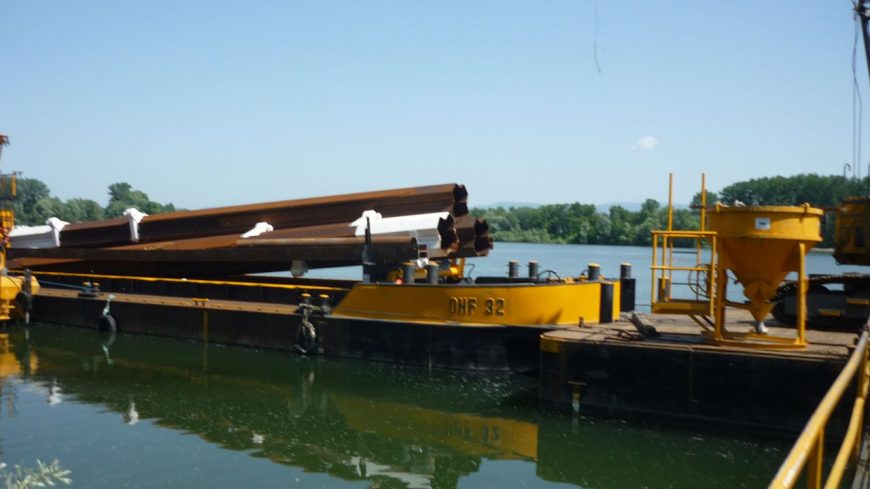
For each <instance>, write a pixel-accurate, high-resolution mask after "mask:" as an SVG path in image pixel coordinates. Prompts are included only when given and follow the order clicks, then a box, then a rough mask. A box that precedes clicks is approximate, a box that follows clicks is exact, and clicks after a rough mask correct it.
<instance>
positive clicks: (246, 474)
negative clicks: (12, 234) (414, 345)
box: [0, 325, 788, 488]
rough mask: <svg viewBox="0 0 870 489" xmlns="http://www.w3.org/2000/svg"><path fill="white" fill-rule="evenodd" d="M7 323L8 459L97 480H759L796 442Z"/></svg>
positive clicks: (171, 343)
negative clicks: (47, 463)
mask: <svg viewBox="0 0 870 489" xmlns="http://www.w3.org/2000/svg"><path fill="white" fill-rule="evenodd" d="M8 333H9V336H8V337H7V339H6V342H5V344H4V343H0V346H3V345H5V346H3V347H2V348H0V385H2V395H3V399H4V401H5V403H4V404H5V405H6V406H7V408H6V409H5V410H4V411H0V455H2V457H3V460H4V461H6V460H9V461H11V462H13V463H15V462H17V461H19V460H24V461H26V460H32V459H35V458H42V459H48V458H59V459H60V460H61V461H62V463H63V465H64V467H67V468H70V469H71V470H72V473H73V479H74V481H75V482H76V484H81V487H117V486H119V485H130V486H133V487H169V486H175V487H182V486H185V487H186V486H190V485H199V486H202V487H221V486H224V487H237V486H238V485H239V484H240V483H242V482H246V483H248V484H250V485H255V486H258V487H268V486H274V487H278V486H280V487H286V486H287V485H292V484H294V483H299V484H301V485H302V486H304V487H360V484H362V486H361V487H404V488H436V487H437V488H457V487H490V486H494V485H503V486H518V485H522V484H528V485H533V486H546V485H548V484H551V483H557V482H559V483H569V484H575V485H578V486H582V487H602V488H603V487H641V486H644V485H646V486H650V487H652V486H659V485H663V484H660V483H656V481H659V482H666V484H664V485H667V486H670V487H697V486H698V484H699V477H703V480H704V485H705V486H706V487H733V486H737V485H740V484H745V485H746V486H747V487H752V486H758V487H761V486H763V485H765V484H766V482H767V481H768V479H769V477H770V475H771V474H773V472H774V471H775V469H776V467H777V465H778V464H779V462H780V461H781V459H782V457H783V456H784V454H785V451H786V450H787V448H788V447H787V444H786V443H781V442H776V443H773V442H772V443H761V442H759V441H757V440H752V441H746V440H743V439H741V438H742V436H737V435H734V436H723V435H710V434H703V435H698V434H697V433H695V432H693V431H689V430H679V429H665V428H660V427H654V426H649V425H637V424H632V423H626V422H620V421H603V420H595V419H583V418H579V417H571V416H567V415H563V414H557V413H549V412H545V411H543V412H542V411H539V410H537V409H536V408H535V394H536V392H535V388H536V380H535V379H534V378H531V377H524V376H517V375H491V374H487V375H484V374H479V373H476V374H472V373H461V372H444V371H432V372H427V371H426V370H419V369H408V368H399V367H395V366H390V365H379V364H371V363H365V362H357V361H346V360H330V359H324V358H305V357H300V356H296V355H288V354H281V353H275V352H259V351H252V350H245V349H235V348H226V347H214V346H211V347H209V346H204V345H201V344H198V343H190V342H182V341H176V340H171V339H161V338H148V337H141V336H130V335H123V334H122V335H118V337H117V338H112V339H111V341H106V339H105V338H100V337H99V336H97V335H96V333H95V332H93V331H89V330H81V329H75V328H65V327H57V326H45V325H36V326H34V327H33V328H32V330H31V331H30V333H29V334H30V338H29V339H28V338H27V336H26V334H25V331H24V330H22V329H11V330H8ZM37 398H39V399H41V401H40V402H36V399H37ZM46 400H47V402H46ZM191 435H192V436H193V438H191ZM263 463H266V465H263Z"/></svg>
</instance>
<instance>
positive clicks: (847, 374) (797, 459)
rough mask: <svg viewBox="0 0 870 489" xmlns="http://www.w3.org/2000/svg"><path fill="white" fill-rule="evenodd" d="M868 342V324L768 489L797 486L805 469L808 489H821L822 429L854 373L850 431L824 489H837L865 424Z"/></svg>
mask: <svg viewBox="0 0 870 489" xmlns="http://www.w3.org/2000/svg"><path fill="white" fill-rule="evenodd" d="M868 338H870V322H868V323H867V324H865V326H864V331H863V332H862V333H861V338H860V340H859V341H858V344H857V345H856V346H855V351H854V352H853V353H852V356H851V357H850V358H849V361H848V362H846V366H845V367H843V371H842V372H840V375H838V376H837V380H835V381H834V384H833V385H831V388H830V389H828V392H827V393H826V394H825V397H824V398H823V399H822V402H821V403H819V407H817V408H816V411H815V412H814V413H813V415H812V416H811V417H810V420H809V421H808V422H807V425H806V427H805V428H804V431H803V432H802V433H801V435H800V437H798V439H797V442H795V444H794V447H792V449H791V452H789V454H788V457H787V458H786V459H785V462H783V464H782V466H781V467H780V468H779V471H778V472H777V473H776V477H774V479H773V482H771V483H770V487H771V488H777V489H779V488H792V487H794V485H795V484H796V483H797V480H798V477H800V475H801V473H802V472H803V470H804V468H806V469H807V478H806V479H807V487H808V488H812V489H819V488H821V487H822V479H823V478H822V475H823V474H822V471H823V470H822V461H823V460H824V443H825V427H826V425H827V424H828V421H829V420H830V418H831V413H833V411H834V409H835V408H836V407H837V405H838V404H839V403H840V400H841V399H842V397H843V394H844V393H845V392H846V389H847V388H848V387H849V384H851V383H852V379H853V378H854V377H855V373H856V372H859V368H860V377H859V379H858V380H859V383H858V389H857V392H856V398H855V403H854V406H853V408H852V416H851V418H850V420H849V427H848V428H847V430H846V435H845V436H844V439H843V442H842V444H841V445H840V449H839V451H838V452H837V458H836V459H835V460H834V464H833V465H832V466H831V469H830V473H829V475H828V480H827V481H826V482H825V484H824V487H825V488H834V487H839V485H840V481H841V480H842V478H843V474H844V473H845V471H846V468H847V466H848V465H849V464H848V462H849V460H850V459H851V461H852V462H854V461H855V460H857V457H858V449H859V447H860V441H861V437H860V433H861V428H862V426H863V422H864V400H865V399H866V398H867V390H868V362H867V359H868V354H867V343H868Z"/></svg>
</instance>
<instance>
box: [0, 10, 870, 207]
mask: <svg viewBox="0 0 870 489" xmlns="http://www.w3.org/2000/svg"><path fill="white" fill-rule="evenodd" d="M596 12H597V15H596ZM853 36H854V20H853V18H852V12H851V3H850V2H849V1H848V0H836V1H830V0H826V1H821V0H818V1H800V2H794V1H734V2H703V1H702V2H698V1H666V2H651V1H631V0H624V1H618V2H617V1H598V2H593V1H583V0H575V1H549V0H541V1H522V2H521V1H510V0H497V1H495V0H494V1H483V0H480V1H472V0H467V1H449V0H439V1H399V0H395V1H363V0H354V1H314V0H311V1H305V2H302V1H296V2H293V1H274V2H273V1H262V2H253V1H251V2H221V1H212V0H210V1H195V0H190V1H183V2H177V1H147V2H146V1H142V2H117V1H105V2H97V1H77V2H69V1H39V2H34V1H29V0H4V1H3V3H2V5H0V132H2V133H5V134H7V135H9V137H10V139H11V142H12V144H11V145H10V146H9V147H8V148H6V149H5V150H4V151H3V161H2V167H3V169H4V170H6V171H9V170H20V171H22V172H24V176H26V177H33V178H39V179H40V180H43V181H44V182H46V183H47V184H48V186H49V187H50V188H51V189H52V192H53V194H54V195H57V196H59V197H61V198H63V199H67V198H71V197H86V198H93V199H95V200H97V201H99V202H101V203H105V201H106V199H107V195H106V187H107V186H108V185H109V184H111V183H113V182H118V181H126V182H129V183H130V184H132V185H133V186H134V187H135V188H137V189H140V190H143V191H145V192H146V193H148V194H149V196H150V197H151V198H152V199H154V200H157V201H161V202H173V203H175V204H176V205H177V206H181V207H186V208H200V207H210V206H219V205H229V204H237V203H247V202H260V201H268V200H280V199H289V198H297V197H305V196H314V195H327V194H335V193H344V192H355V191H364V190H374V189H383V188H393V187H403V186H413V185H425V184H433V183H443V182H454V181H455V182H461V183H464V184H466V185H467V186H468V188H469V191H470V204H472V205H475V204H478V205H480V204H489V203H492V202H498V201H514V202H540V203H555V202H573V201H579V202H584V203H604V202H614V201H625V202H638V201H642V200H643V199H645V198H648V197H651V198H657V199H660V200H665V199H666V198H667V179H668V172H669V171H673V172H674V173H675V174H676V185H677V191H676V197H677V200H678V201H688V200H689V199H690V198H691V195H692V194H693V193H694V192H695V191H696V190H697V189H698V186H699V181H700V173H701V172H702V171H704V172H706V173H707V179H708V184H709V186H710V187H711V188H713V189H719V188H721V187H723V186H725V185H728V184H730V183H733V182H735V181H738V180H744V179H749V178H756V177H763V176H771V175H775V174H786V175H789V174H796V173H808V172H815V173H821V174H841V173H842V171H843V164H844V163H846V162H851V161H852V71H851V64H852V43H853ZM858 47H859V58H858V75H859V85H860V88H861V90H862V93H863V94H864V96H865V99H866V110H865V113H870V85H868V83H867V75H866V73H867V69H866V65H865V62H864V58H863V46H862V45H861V44H860V43H859V46H858ZM596 55H597V56H596ZM596 57H597V60H598V62H597V64H596ZM599 68H600V69H599ZM864 127H865V131H864V132H865V133H866V132H867V131H868V130H870V123H866V122H865V124H864ZM866 143H867V140H866V138H865V144H864V146H865V151H864V156H863V158H862V159H863V160H864V161H865V163H864V164H863V165H862V166H863V167H864V169H863V170H862V172H866V168H867V162H870V144H866Z"/></svg>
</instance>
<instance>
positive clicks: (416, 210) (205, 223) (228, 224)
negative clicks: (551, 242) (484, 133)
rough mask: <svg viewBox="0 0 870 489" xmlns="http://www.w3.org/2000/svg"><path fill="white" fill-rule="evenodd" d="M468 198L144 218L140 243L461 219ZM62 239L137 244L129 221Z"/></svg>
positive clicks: (428, 191) (86, 226)
mask: <svg viewBox="0 0 870 489" xmlns="http://www.w3.org/2000/svg"><path fill="white" fill-rule="evenodd" d="M467 198H468V191H467V190H466V189H465V186H463V185H459V184H443V185H430V186H425V187H411V188H404V189H394V190H382V191H376V192H363V193H355V194H345V195H335V196H330V197H315V198H307V199H298V200H285V201H279V202H268V203H263V204H250V205H239V206H230V207H218V208H211V209H202V210H195V211H177V212H168V213H165V214H158V215H153V216H146V217H145V218H143V219H142V221H141V222H140V223H139V225H138V230H139V243H154V242H166V241H174V240H181V239H193V238H202V237H211V236H223V235H230V234H242V233H244V232H246V231H248V230H249V229H251V228H252V227H253V226H254V225H255V224H256V223H258V222H268V223H269V224H271V225H272V226H273V227H274V228H275V229H287V228H297V227H313V226H324V225H337V224H342V223H349V222H351V221H353V220H355V219H357V218H358V217H359V216H360V215H361V214H362V212H363V211H365V210H375V211H377V212H379V213H380V214H381V215H383V216H384V217H395V216H402V215H413V214H425V213H431V212H449V213H451V215H454V216H461V215H465V214H467V213H468V205H467V202H466V200H467ZM60 237H61V246H62V247H68V248H82V247H106V246H123V245H125V244H131V243H133V240H132V239H131V234H130V228H129V221H128V219H127V218H126V217H123V218H114V219H104V220H100V221H93V222H86V223H74V224H70V225H68V226H67V227H66V228H64V230H63V231H61V234H60Z"/></svg>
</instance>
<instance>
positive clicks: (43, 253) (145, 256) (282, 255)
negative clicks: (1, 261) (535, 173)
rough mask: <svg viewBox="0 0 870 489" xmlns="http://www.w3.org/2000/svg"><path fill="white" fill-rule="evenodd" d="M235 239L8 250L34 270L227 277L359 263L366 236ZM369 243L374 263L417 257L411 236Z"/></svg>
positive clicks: (386, 238)
mask: <svg viewBox="0 0 870 489" xmlns="http://www.w3.org/2000/svg"><path fill="white" fill-rule="evenodd" d="M238 243H239V244H238V245H237V246H234V247H226V248H208V249H202V248H201V249H157V250H153V249H152V250H130V249H125V250H119V249H93V248H51V249H21V248H18V249H10V250H9V252H10V258H12V259H14V260H15V261H16V262H17V263H18V264H19V265H20V266H23V267H27V268H31V269H33V270H36V271H41V270H50V271H62V272H79V273H113V274H118V273H121V272H123V273H126V274H134V275H159V276H164V277H187V276H226V275H232V274H243V273H263V272H276V271H284V270H288V269H289V268H290V264H291V263H292V262H293V261H294V260H301V261H304V262H305V263H306V265H307V266H308V267H309V268H328V267H336V266H350V265H358V264H359V261H360V258H359V257H361V256H362V251H363V247H364V246H365V238H356V237H354V238H302V239H265V240H263V239H246V240H239V241H238ZM372 244H373V246H372V250H371V255H372V260H373V261H374V262H375V263H376V264H392V263H401V262H403V261H406V260H411V259H416V258H418V257H419V256H420V250H419V247H418V245H417V240H416V239H414V238H406V237H374V238H372ZM46 260H48V261H49V262H48V263H46Z"/></svg>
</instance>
